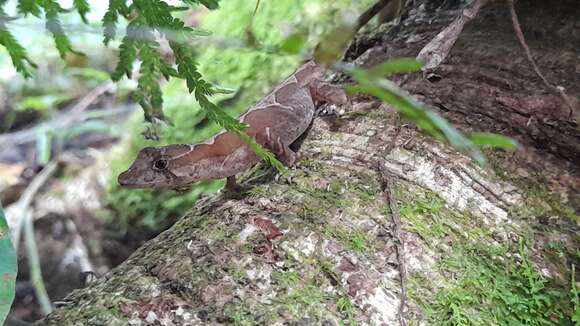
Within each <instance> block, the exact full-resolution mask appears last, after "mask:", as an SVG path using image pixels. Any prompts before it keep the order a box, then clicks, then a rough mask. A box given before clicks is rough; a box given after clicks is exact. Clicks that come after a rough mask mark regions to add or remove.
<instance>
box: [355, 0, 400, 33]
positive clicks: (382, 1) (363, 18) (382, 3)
mask: <svg viewBox="0 0 580 326" xmlns="http://www.w3.org/2000/svg"><path fill="white" fill-rule="evenodd" d="M389 2H391V0H379V1H377V2H376V3H375V4H374V5H373V6H372V7H370V8H369V9H367V10H366V11H365V12H363V13H362V14H361V15H360V16H359V17H358V19H357V22H356V25H355V27H354V32H353V34H354V33H356V32H358V30H359V29H361V28H362V27H363V26H364V25H366V24H367V23H368V22H369V20H371V19H372V18H373V17H374V16H375V15H376V14H378V13H379V11H381V10H382V9H383V8H384V7H386V6H387V5H388V4H389Z"/></svg>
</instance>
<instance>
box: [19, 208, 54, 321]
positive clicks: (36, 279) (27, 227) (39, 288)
mask: <svg viewBox="0 0 580 326" xmlns="http://www.w3.org/2000/svg"><path fill="white" fill-rule="evenodd" d="M25 214H26V215H25V217H24V221H25V223H24V235H25V243H26V254H27V258H28V269H29V271H30V281H31V282H32V286H33V287H34V292H35V293H36V299H37V300H38V302H39V303H40V307H41V308H42V312H44V314H45V315H48V314H49V313H51V312H52V303H51V302H50V298H49V297H48V293H47V292H46V287H45V286H44V280H43V278H42V269H41V267H40V259H39V258H38V248H37V247H36V240H35V239H34V222H33V221H32V212H30V211H27V212H26V213H25Z"/></svg>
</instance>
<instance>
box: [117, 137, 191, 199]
mask: <svg viewBox="0 0 580 326" xmlns="http://www.w3.org/2000/svg"><path fill="white" fill-rule="evenodd" d="M187 151H189V146H187V145H170V146H163V147H145V148H143V149H142V150H141V151H139V154H137V158H136V159H135V161H134V162H133V164H131V166H130V167H129V169H127V171H125V172H123V173H121V174H120V175H119V177H118V179H117V180H118V182H119V185H121V186H123V187H129V188H176V187H183V186H185V185H188V184H189V183H191V180H185V178H183V177H180V176H178V175H176V174H175V173H174V172H173V171H172V168H173V166H172V165H173V163H174V160H175V159H176V158H179V157H181V156H182V155H183V154H184V153H186V152H187Z"/></svg>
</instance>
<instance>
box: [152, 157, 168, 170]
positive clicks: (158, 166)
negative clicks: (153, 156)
mask: <svg viewBox="0 0 580 326" xmlns="http://www.w3.org/2000/svg"><path fill="white" fill-rule="evenodd" d="M166 168H167V160H166V159H164V158H160V159H158V160H156V161H155V162H153V169H155V170H165V169H166Z"/></svg>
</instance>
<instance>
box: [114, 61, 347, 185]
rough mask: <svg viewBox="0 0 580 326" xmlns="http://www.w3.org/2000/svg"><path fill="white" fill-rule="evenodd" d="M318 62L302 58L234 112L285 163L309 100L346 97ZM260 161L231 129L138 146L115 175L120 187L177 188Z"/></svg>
mask: <svg viewBox="0 0 580 326" xmlns="http://www.w3.org/2000/svg"><path fill="white" fill-rule="evenodd" d="M324 71H325V69H324V67H322V66H320V65H317V64H315V63H313V62H307V63H305V64H304V65H302V66H301V67H300V68H298V70H297V71H296V72H295V73H294V74H292V75H291V76H290V77H289V78H288V79H286V80H285V81H284V82H283V83H282V84H280V85H279V86H277V87H276V88H275V89H274V90H273V91H272V92H271V93H270V94H268V95H267V96H265V97H264V98H263V99H262V100H261V101H259V102H258V103H257V104H256V105H254V106H253V107H251V108H250V109H248V111H246V112H245V113H243V114H242V115H241V116H240V120H241V121H243V122H244V123H246V124H248V128H247V129H246V130H245V131H246V133H247V134H248V135H249V136H250V137H253V138H254V139H255V140H256V142H257V143H259V144H260V145H262V146H263V147H265V148H267V149H269V150H270V151H272V152H273V153H275V154H276V155H277V156H278V158H279V159H280V160H281V161H282V162H283V163H285V164H286V165H292V164H293V162H294V160H295V156H296V154H295V153H294V151H292V150H291V149H290V148H289V146H290V144H292V143H293V142H294V141H295V140H296V139H297V138H298V137H300V135H301V134H302V133H304V131H305V130H306V129H307V128H308V126H309V125H310V123H311V121H312V119H313V116H314V109H315V104H316V103H318V102H333V103H337V104H344V103H346V102H347V101H348V99H347V96H346V93H345V92H344V90H343V89H342V88H340V87H337V86H333V85H330V84H327V83H325V82H323V81H322V77H323V75H324ZM260 160H261V158H260V157H259V156H257V155H256V154H255V153H254V152H253V151H252V150H251V149H250V148H249V146H248V145H247V144H246V143H244V142H243V141H242V140H241V139H240V138H239V137H238V136H237V135H236V134H235V133H232V132H228V131H223V132H221V133H219V134H217V135H216V136H214V137H213V138H211V139H210V140H208V141H206V142H204V143H199V144H192V145H189V144H178V145H169V146H163V147H146V148H143V149H142V150H141V151H140V152H139V154H138V155H137V158H136V159H135V162H133V164H132V165H131V167H130V168H129V169H128V170H127V171H125V172H123V173H121V174H120V175H119V178H118V181H119V184H120V185H121V186H125V187H133V188H182V187H185V186H188V185H190V184H191V183H193V182H196V181H202V180H210V179H220V178H226V177H227V178H228V185H229V186H233V184H232V183H231V182H232V181H233V180H234V178H233V176H234V175H235V174H237V173H239V172H242V171H244V170H247V169H248V168H250V167H251V166H253V165H254V164H256V163H258V162H259V161H260Z"/></svg>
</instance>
